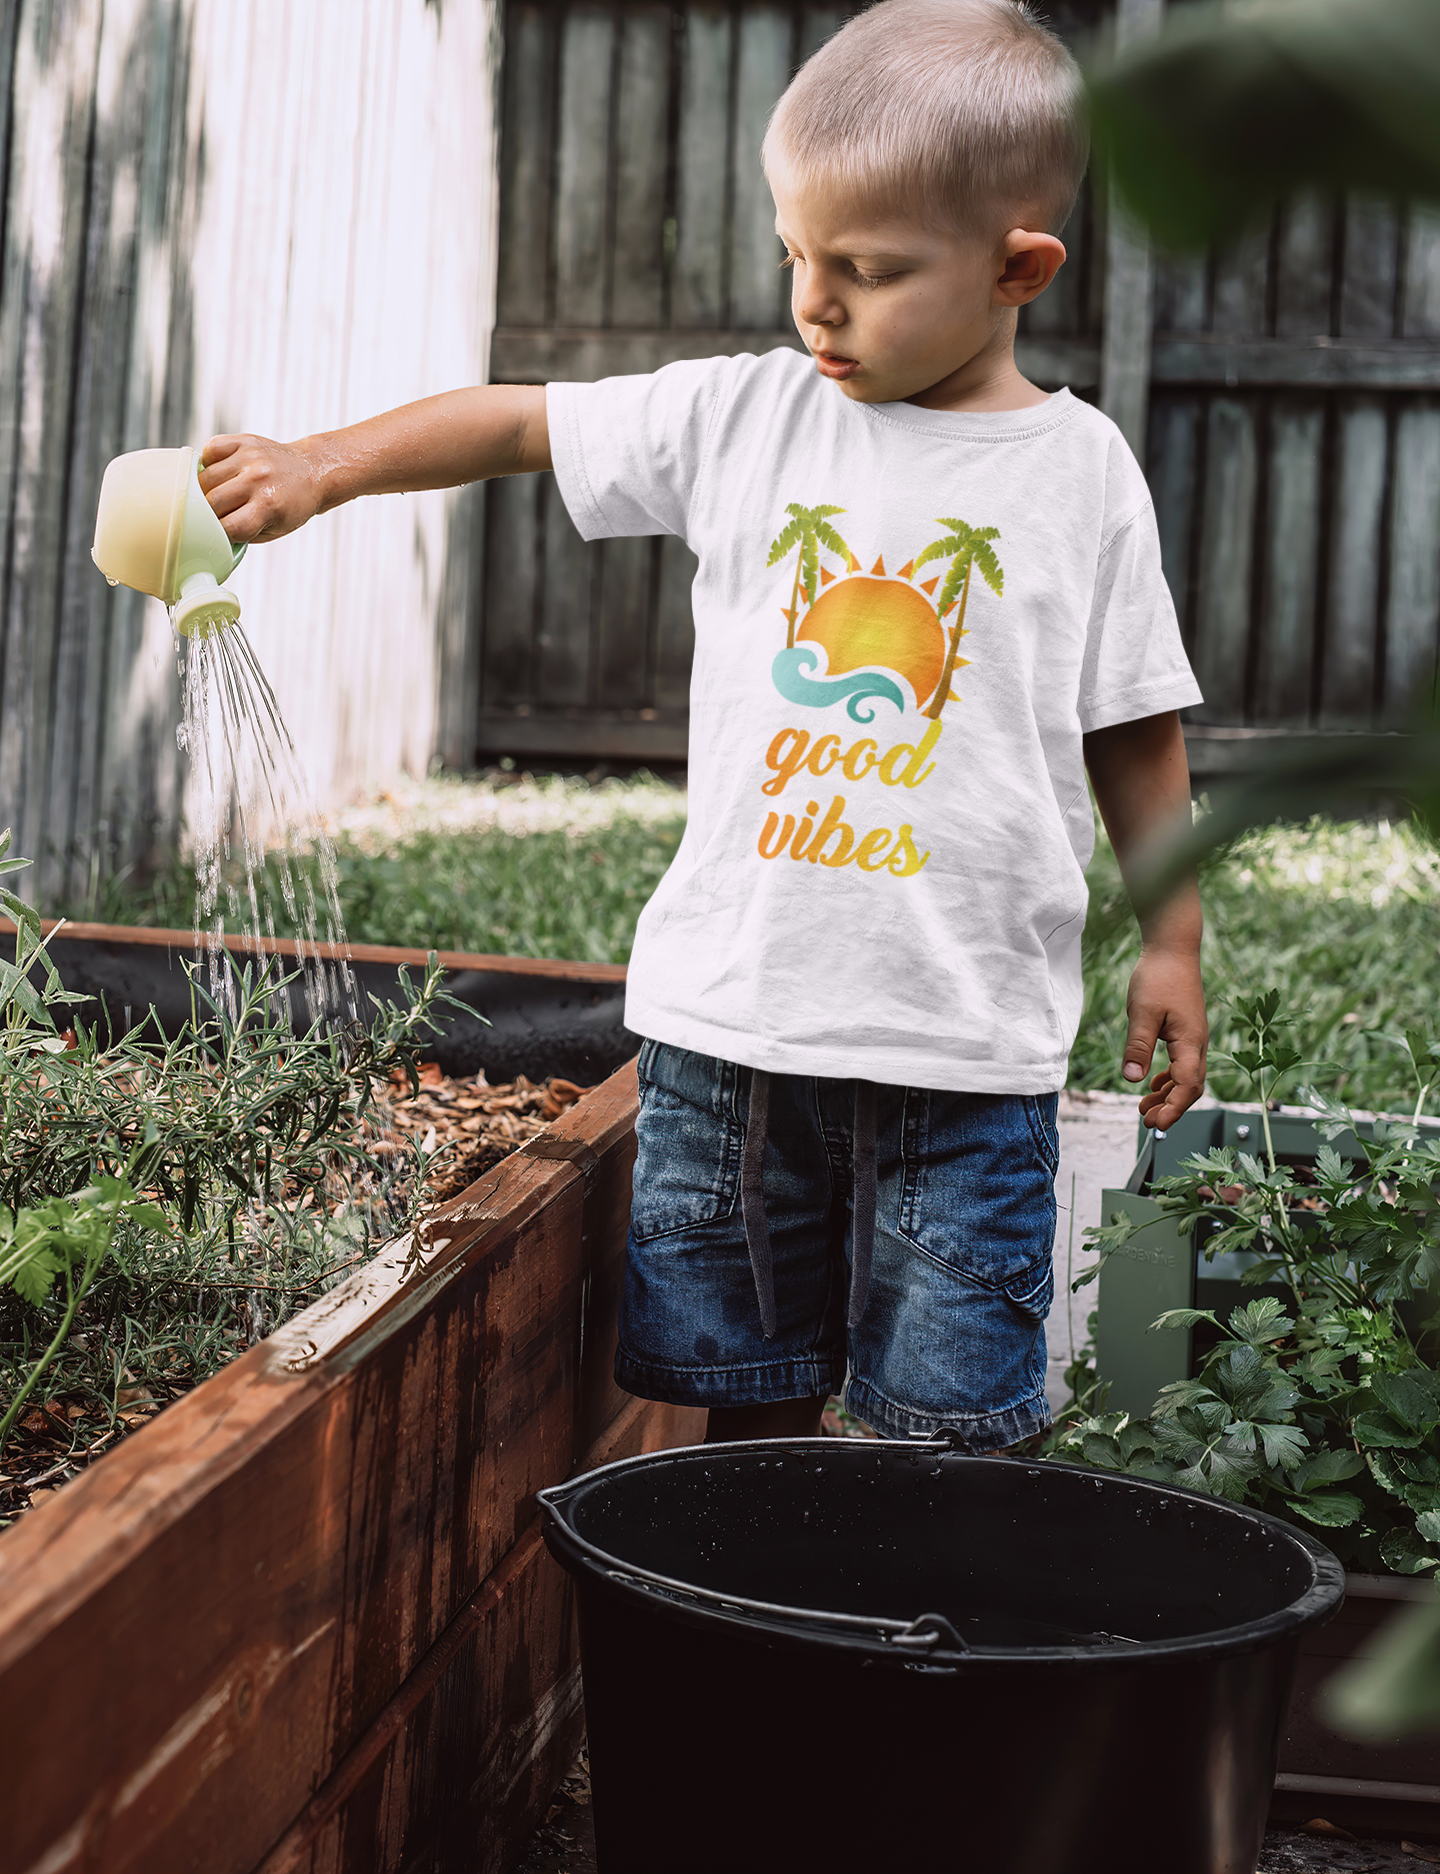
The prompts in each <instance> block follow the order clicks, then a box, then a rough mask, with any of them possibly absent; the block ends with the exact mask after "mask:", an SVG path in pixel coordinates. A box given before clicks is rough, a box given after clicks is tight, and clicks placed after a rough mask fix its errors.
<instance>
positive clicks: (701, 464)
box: [547, 350, 1200, 1093]
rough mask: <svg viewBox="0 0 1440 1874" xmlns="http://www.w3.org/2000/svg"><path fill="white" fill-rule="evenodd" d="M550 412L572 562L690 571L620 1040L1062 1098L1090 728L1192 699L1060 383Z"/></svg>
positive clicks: (1173, 628)
mask: <svg viewBox="0 0 1440 1874" xmlns="http://www.w3.org/2000/svg"><path fill="white" fill-rule="evenodd" d="M547 408H548V414H549V425H550V445H551V450H552V453H553V456H554V462H555V474H556V478H557V480H558V482H559V485H560V491H561V494H562V495H563V496H564V499H565V504H566V506H567V507H568V508H569V510H570V514H571V517H572V518H573V520H574V522H575V525H576V526H577V527H578V528H579V530H580V532H581V534H583V535H584V537H585V538H586V539H587V540H595V539H599V538H602V537H605V536H610V535H616V534H657V533H670V534H677V535H678V536H679V537H680V538H681V539H682V540H685V541H686V542H687V543H688V544H689V546H690V547H691V548H692V549H693V551H694V552H695V553H696V554H697V555H698V556H699V560H700V570H699V572H698V574H697V575H696V579H695V585H694V595H693V596H694V610H695V667H694V676H693V679H692V684H691V714H690V771H689V778H690V817H689V824H688V826H687V827H686V831H685V837H684V839H683V840H682V841H681V844H680V849H679V851H678V852H677V853H676V855H675V859H674V862H673V863H672V865H671V867H670V869H669V871H668V872H667V873H666V874H665V877H664V878H663V879H662V881H661V883H660V886H659V888H658V890H657V891H656V893H655V896H654V897H653V898H652V899H651V900H650V903H649V904H648V905H647V906H646V907H645V910H644V912H643V913H642V914H641V918H640V923H639V928H638V930H637V931H636V936H635V949H634V955H633V958H632V962H631V967H630V976H629V986H628V990H627V995H626V1004H625V1020H626V1023H627V1025H628V1026H629V1027H630V1028H631V1029H632V1030H634V1032H635V1033H637V1034H641V1035H648V1036H651V1037H653V1038H654V1039H655V1040H657V1041H663V1042H668V1043H670V1044H671V1045H673V1046H676V1047H682V1048H691V1049H695V1050H697V1051H698V1052H701V1053H704V1054H712V1055H718V1056H720V1057H721V1058H722V1059H725V1060H730V1061H737V1062H740V1063H741V1064H742V1065H745V1066H750V1067H759V1068H763V1069H768V1070H769V1071H771V1072H774V1073H787V1074H822V1075H827V1076H833V1077H835V1078H848V1077H851V1076H854V1077H856V1078H860V1079H865V1080H871V1081H876V1082H879V1083H882V1084H892V1085H904V1086H917V1087H938V1088H951V1089H955V1090H960V1091H969V1092H976V1093H1045V1092H1050V1091H1052V1090H1053V1089H1055V1088H1058V1087H1061V1086H1063V1085H1064V1082H1065V1070H1066V1062H1067V1056H1068V1054H1069V1051H1070V1047H1071V1044H1072V1042H1073V1041H1074V1038H1075V1030H1076V1026H1077V1024H1078V1022H1079V1018H1080V1006H1081V983H1080V933H1081V930H1082V928H1083V926H1084V923H1085V910H1086V890H1085V880H1084V869H1085V866H1086V864H1087V863H1088V861H1089V858H1090V854H1091V849H1092V845H1093V838H1094V835H1093V827H1092V823H1091V814H1090V802H1089V797H1088V794H1087V792H1086V786H1085V770H1084V764H1083V760H1082V752H1081V737H1082V735H1084V734H1085V733H1087V732H1088V731H1090V730H1092V729H1101V728H1105V727H1107V726H1108V725H1109V724H1112V723H1117V722H1127V721H1131V720H1133V719H1135V718H1137V717H1140V716H1149V715H1154V714H1157V713H1158V712H1159V711H1161V710H1168V709H1176V708H1179V707H1182V706H1184V705H1186V704H1189V703H1196V702H1199V701H1200V692H1199V690H1198V689H1197V687H1196V684H1195V679H1194V677H1193V676H1192V675H1191V673H1190V668H1189V665H1188V664H1187V662H1186V659H1185V653H1184V650H1183V648H1182V646H1181V642H1180V633H1179V629H1178V627H1177V624H1176V620H1175V609H1174V606H1173V605H1172V603H1171V600H1170V594H1169V591H1168V589H1167V588H1166V585H1165V581H1164V578H1163V577H1162V575H1161V570H1160V547H1159V540H1158V536H1157V534H1156V528H1155V517H1154V512H1153V510H1152V508H1151V505H1150V497H1149V494H1148V492H1147V490H1146V486H1145V481H1144V478H1143V477H1142V475H1141V473H1140V469H1139V467H1138V465H1137V464H1136V462H1135V459H1134V457H1133V456H1132V455H1131V453H1130V451H1129V449H1128V448H1127V447H1126V445H1125V443H1124V441H1123V440H1122V438H1121V436H1120V433H1119V431H1118V430H1117V429H1116V428H1115V426H1114V425H1113V424H1112V423H1111V422H1110V421H1109V420H1108V418H1106V417H1103V416H1101V415H1099V414H1098V413H1097V412H1096V411H1095V410H1093V409H1091V408H1089V407H1088V406H1087V405H1085V404H1083V403H1081V402H1079V401H1078V400H1077V399H1075V398H1073V397H1072V396H1071V395H1070V394H1069V392H1068V391H1060V392H1059V393H1057V394H1056V395H1055V396H1052V397H1051V398H1050V399H1049V400H1048V401H1047V402H1046V403H1044V404H1041V405H1038V406H1036V407H1035V408H1033V409H1029V410H1008V411H1000V412H994V413H986V414H979V415H971V414H957V413H954V412H950V411H938V410H922V409H919V408H917V407H916V406H915V405H913V404H907V403H887V404H862V403H854V402H852V401H851V400H850V399H849V398H848V397H845V396H844V395H843V394H842V393H841V392H840V391H839V389H838V388H837V387H836V386H835V385H833V384H831V383H829V382H827V381H826V380H825V379H823V378H821V377H820V376H819V375H818V373H817V372H816V371H815V369H814V366H813V364H812V363H811V361H810V360H809V358H808V357H805V356H803V355H802V354H800V353H797V352H793V351H788V350H784V351H772V352H769V353H767V354H766V355H765V356H763V357H758V358H757V357H750V356H742V357H738V358H711V359H706V360H703V361H701V362H697V363H689V362H687V363H681V364H671V365H667V366H666V367H665V368H664V369H663V370H660V371H657V372H655V373H654V375H653V376H649V377H613V378H607V379H605V380H604V381H602V382H600V383H598V384H551V385H550V386H549V388H548V391H547ZM797 506H798V508H799V509H800V510H801V511H800V512H799V513H798V514H797V513H796V512H795V511H793V510H794V509H795V508H796V507H797ZM936 543H939V544H938V545H937V544H936ZM967 565H968V566H969V567H970V571H969V575H968V579H967V577H966V571H965V569H966V567H967ZM997 587H998V588H1000V591H999V592H997V590H996V589H995V588H997ZM947 600H949V603H948V605H946V609H945V616H944V618H943V620H942V618H941V616H940V608H941V605H942V602H945V601H947ZM962 606H963V615H964V630H963V636H961V637H960V638H959V639H958V640H956V641H955V643H954V649H955V651H956V653H957V655H956V657H955V662H954V664H953V667H952V668H951V669H950V672H949V677H948V682H947V683H945V689H946V694H945V698H944V699H943V700H942V699H941V698H940V696H939V694H938V693H939V691H940V689H941V686H942V682H945V678H946V663H947V654H948V653H949V651H950V649H951V645H952V634H953V628H954V627H955V625H956V623H957V621H958V620H959V618H960V616H961V608H962Z"/></svg>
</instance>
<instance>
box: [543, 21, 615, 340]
mask: <svg viewBox="0 0 1440 1874" xmlns="http://www.w3.org/2000/svg"><path fill="white" fill-rule="evenodd" d="M614 54H615V18H614V15H613V14H612V12H611V10H610V8H609V7H600V6H588V5H586V6H575V7H571V8H570V9H569V10H568V11H567V12H566V14H565V15H564V26H563V28H562V40H561V48H560V121H559V136H558V147H557V150H556V157H555V317H556V319H557V320H559V321H560V322H561V323H562V324H565V325H603V324H604V323H605V297H606V295H605V285H606V272H607V261H608V259H609V251H610V240H609V234H610V228H609V221H610V215H609V195H610V82H611V72H612V68H613V65H614Z"/></svg>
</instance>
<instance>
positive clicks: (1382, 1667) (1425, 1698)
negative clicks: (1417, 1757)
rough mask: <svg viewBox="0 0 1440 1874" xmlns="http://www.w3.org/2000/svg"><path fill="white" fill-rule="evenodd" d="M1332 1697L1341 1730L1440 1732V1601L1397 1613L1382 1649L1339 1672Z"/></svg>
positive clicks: (1382, 1734) (1359, 1733)
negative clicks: (1434, 1604)
mask: <svg viewBox="0 0 1440 1874" xmlns="http://www.w3.org/2000/svg"><path fill="white" fill-rule="evenodd" d="M1331 1700H1332V1704H1331V1711H1332V1714H1333V1716H1334V1719H1335V1724H1336V1728H1337V1729H1338V1730H1341V1731H1345V1732H1348V1733H1349V1734H1350V1735H1351V1736H1352V1737H1361V1738H1385V1739H1388V1738H1392V1737H1406V1736H1410V1735H1413V1734H1414V1733H1416V1732H1422V1731H1440V1605H1436V1606H1434V1607H1410V1608H1407V1609H1406V1610H1405V1612H1404V1613H1403V1614H1396V1615H1395V1617H1394V1619H1393V1620H1391V1621H1389V1622H1387V1624H1386V1626H1385V1630H1384V1634H1383V1636H1382V1638H1381V1640H1380V1644H1379V1647H1378V1650H1377V1651H1376V1652H1375V1653H1374V1654H1373V1655H1372V1656H1371V1657H1369V1658H1367V1659H1358V1660H1355V1661H1353V1662H1352V1663H1351V1664H1350V1665H1348V1666H1346V1667H1345V1668H1344V1670H1343V1671H1342V1672H1340V1673H1338V1674H1337V1675H1336V1677H1335V1679H1334V1681H1333V1685H1332V1689H1331Z"/></svg>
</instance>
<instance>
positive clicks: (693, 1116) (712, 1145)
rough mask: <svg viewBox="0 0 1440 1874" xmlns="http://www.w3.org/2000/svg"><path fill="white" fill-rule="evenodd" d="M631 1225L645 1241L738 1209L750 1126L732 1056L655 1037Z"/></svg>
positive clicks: (643, 1066) (645, 1055) (640, 1121)
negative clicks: (741, 1111)
mask: <svg viewBox="0 0 1440 1874" xmlns="http://www.w3.org/2000/svg"><path fill="white" fill-rule="evenodd" d="M638 1073H639V1081H640V1111H639V1113H638V1115H637V1117H636V1120H635V1138H636V1144H637V1148H638V1149H637V1153H636V1159H635V1185H634V1195H633V1198H632V1200H631V1206H630V1228H631V1230H632V1231H633V1233H634V1235H635V1239H636V1241H637V1242H641V1243H645V1242H649V1241H650V1240H651V1239H652V1238H653V1237H657V1236H667V1235H669V1234H670V1233H671V1232H673V1231H676V1230H690V1229H694V1228H695V1226H696V1225H697V1224H702V1223H712V1222H714V1221H715V1219H716V1218H718V1217H725V1216H728V1215H729V1214H730V1212H731V1211H732V1210H733V1209H734V1207H735V1202H736V1199H737V1197H738V1196H739V1191H740V1161H741V1157H742V1154H743V1152H744V1146H745V1128H744V1126H743V1125H742V1124H741V1121H740V1116H739V1112H738V1107H737V1097H736V1096H737V1086H738V1081H739V1077H740V1069H739V1068H738V1067H736V1066H735V1064H734V1063H733V1062H732V1061H720V1060H716V1059H714V1058H713V1057H712V1056H710V1055H708V1054H692V1053H690V1052H689V1051H688V1050H687V1049H684V1048H672V1047H667V1046H666V1045H665V1044H664V1043H663V1042H657V1041H647V1042H646V1043H645V1045H644V1047H643V1048H642V1049H641V1050H640V1062H639V1068H638Z"/></svg>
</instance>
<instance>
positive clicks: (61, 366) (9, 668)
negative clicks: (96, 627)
mask: <svg viewBox="0 0 1440 1874" xmlns="http://www.w3.org/2000/svg"><path fill="white" fill-rule="evenodd" d="M99 39H100V6H99V0H68V3H67V4H51V5H41V4H38V3H37V4H32V5H30V6H28V7H27V8H26V9H25V11H24V12H23V14H22V17H21V21H20V27H19V37H18V42H17V56H16V61H15V99H14V118H13V130H12V137H11V167H10V176H9V183H10V192H9V201H8V203H7V214H6V227H5V237H6V239H5V247H6V251H5V255H4V271H3V275H0V280H3V286H0V294H3V306H0V411H5V412H10V413H12V419H11V420H12V421H13V423H14V426H15V427H14V431H13V433H12V436H11V438H10V439H8V441H9V450H10V453H9V459H8V460H7V461H6V462H5V463H4V464H3V466H0V513H5V512H8V514H9V517H10V554H11V557H10V563H9V567H8V578H7V582H6V590H5V594H4V600H5V604H4V614H3V619H0V625H3V633H4V664H3V673H0V683H3V690H0V800H3V801H4V802H5V803H6V813H7V816H10V815H13V817H14V822H15V832H16V845H17V847H18V848H19V850H20V851H21V852H22V853H23V854H25V856H26V857H29V858H32V859H34V860H35V861H36V866H35V869H34V870H33V871H31V872H27V873H22V874H21V875H20V879H19V884H20V888H21V889H22V890H23V891H26V892H27V893H30V892H34V891H37V890H41V889H43V885H44V883H45V880H46V878H47V876H48V874H49V872H50V869H51V867H50V853H49V848H50V845H51V842H52V840H53V838H54V830H55V826H56V823H57V822H56V821H52V819H51V813H50V809H51V803H50V801H49V799H48V798H47V795H48V783H49V781H50V779H51V776H50V749H51V743H52V737H53V732H54V713H55V708H56V700H57V699H56V695H55V680H56V666H55V658H56V652H57V629H58V623H59V621H58V617H57V613H58V608H59V604H60V596H61V564H62V554H63V527H64V512H65V490H66V468H67V451H68V445H69V434H70V419H71V412H72V400H73V397H74V394H75V383H74V378H73V365H74V344H75V332H76V322H77V319H78V317H79V301H80V292H81V284H82V281H83V277H84V255H85V212H86V206H87V189H86V182H87V163H88V155H89V146H90V127H91V112H92V107H93V99H94V86H95V65H96V59H97V56H98V52H99ZM66 807H67V808H68V802H67V803H66ZM66 818H67V813H66V811H65V810H64V809H62V811H61V812H60V814H59V815H57V820H58V825H59V826H60V827H61V828H62V829H63V827H64V825H65V821H66ZM61 837H62V839H63V831H62V834H61Z"/></svg>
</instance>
